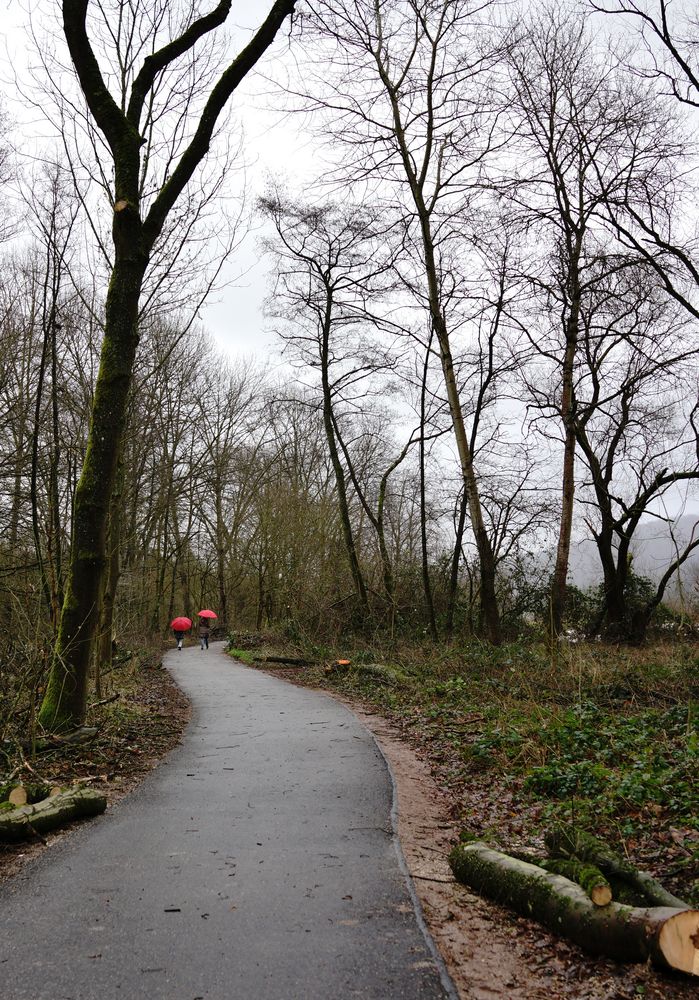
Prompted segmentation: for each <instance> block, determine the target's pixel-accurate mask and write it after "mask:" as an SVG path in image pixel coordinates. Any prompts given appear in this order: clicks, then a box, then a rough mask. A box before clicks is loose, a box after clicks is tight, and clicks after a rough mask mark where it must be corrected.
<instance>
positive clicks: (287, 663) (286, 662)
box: [253, 656, 318, 667]
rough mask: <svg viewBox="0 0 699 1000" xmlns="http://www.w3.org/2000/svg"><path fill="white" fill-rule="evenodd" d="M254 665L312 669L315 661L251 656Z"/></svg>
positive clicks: (291, 657)
mask: <svg viewBox="0 0 699 1000" xmlns="http://www.w3.org/2000/svg"><path fill="white" fill-rule="evenodd" d="M253 661H254V662H255V663H278V664H279V665H280V666H282V667H312V666H313V665H314V664H315V663H317V662H318V661H317V660H304V659H303V657H299V656H253Z"/></svg>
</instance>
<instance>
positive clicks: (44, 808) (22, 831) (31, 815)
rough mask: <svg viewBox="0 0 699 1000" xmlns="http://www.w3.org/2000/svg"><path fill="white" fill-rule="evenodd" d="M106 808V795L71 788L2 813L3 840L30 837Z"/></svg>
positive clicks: (93, 790)
mask: <svg viewBox="0 0 699 1000" xmlns="http://www.w3.org/2000/svg"><path fill="white" fill-rule="evenodd" d="M106 808H107V800H106V798H105V797H104V795H101V794H100V793H99V792H97V791H95V789H94V788H69V789H67V790H66V791H63V792H59V794H58V795H53V796H52V797H51V798H46V799H43V801H41V802H37V803H36V804H35V805H27V806H20V807H19V808H17V809H12V810H11V811H8V812H2V814H0V842H3V843H14V842H16V841H18V840H29V839H31V837H32V836H36V834H41V833H46V832H47V831H48V830H53V829H55V828H56V827H58V826H62V825H63V824H64V823H68V822H70V821H71V820H73V819H80V818H82V817H84V816H96V815H97V814H98V813H102V812H104V810H105V809H106Z"/></svg>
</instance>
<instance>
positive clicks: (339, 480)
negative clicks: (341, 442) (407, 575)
mask: <svg viewBox="0 0 699 1000" xmlns="http://www.w3.org/2000/svg"><path fill="white" fill-rule="evenodd" d="M332 308H333V300H332V291H331V289H330V288H326V298H325V310H324V314H323V326H322V330H321V338H322V339H321V380H322V387H323V426H324V428H325V437H326V440H327V442H328V451H329V453H330V461H331V463H332V467H333V472H334V473H335V485H336V487H337V504H338V510H339V512H340V524H341V526H342V537H343V539H344V542H345V551H346V552H347V560H348V562H349V566H350V573H351V574H352V582H353V584H354V591H355V593H356V595H357V598H358V600H359V604H360V607H361V609H362V611H363V612H364V614H366V615H368V614H369V599H368V596H367V589H366V584H365V582H364V576H363V575H362V570H361V567H360V565H359V557H358V556H357V546H356V543H355V540H354V533H353V531H352V522H351V520H350V513H349V504H348V502H347V484H346V481H345V470H344V469H343V468H342V462H341V461H340V455H339V452H338V450H337V441H336V440H335V431H334V429H333V401H332V390H331V387H330V376H329V367H330V329H331V326H332Z"/></svg>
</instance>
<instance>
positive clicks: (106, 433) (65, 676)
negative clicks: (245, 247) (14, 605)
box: [39, 203, 147, 731]
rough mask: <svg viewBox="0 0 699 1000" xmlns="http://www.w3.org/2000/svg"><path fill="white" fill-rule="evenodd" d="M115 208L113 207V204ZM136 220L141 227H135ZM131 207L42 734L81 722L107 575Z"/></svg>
mask: <svg viewBox="0 0 699 1000" xmlns="http://www.w3.org/2000/svg"><path fill="white" fill-rule="evenodd" d="M117 204H118V203H117ZM134 222H138V225H134ZM140 228H141V227H140V222H139V221H138V216H137V214H136V213H135V211H133V210H129V209H128V208H127V209H126V210H125V211H118V212H117V211H115V216H114V230H115V244H116V260H115V264H114V270H113V273H112V278H111V281H110V284H109V291H108V293H107V302H106V312H105V332H104V340H103V343H102V352H101V356H100V367H99V374H98V376H97V384H96V386H95V396H94V403H93V410H92V419H91V422H90V431H89V435H88V441H87V452H86V455H85V461H84V463H83V469H82V473H81V476H80V480H79V482H78V485H77V489H76V491H75V503H74V509H73V543H72V551H71V559H70V567H69V571H68V579H67V583H66V594H65V600H64V603H63V610H62V613H61V620H60V625H59V630H58V639H57V642H56V648H55V653H54V659H53V664H52V667H51V673H50V676H49V681H48V684H47V687H46V693H45V695H44V700H43V703H42V706H41V710H40V712H39V722H40V724H41V725H42V726H43V727H44V729H46V730H54V731H56V730H61V729H66V728H70V727H71V726H74V725H76V724H79V723H81V722H82V720H83V719H84V716H85V706H86V700H87V680H88V673H89V669H90V663H91V659H92V644H93V641H94V636H95V633H96V629H97V625H98V616H99V594H100V593H101V591H102V575H103V573H104V570H105V563H106V559H105V551H106V536H107V524H108V522H109V507H110V502H111V498H112V491H113V489H114V481H115V477H116V469H117V461H118V456H119V451H120V447H121V440H122V435H123V431H124V422H125V417H126V406H127V400H128V393H129V387H130V383H131V374H132V372H133V366H134V361H135V358H136V347H137V345H138V302H139V297H140V293H141V286H142V283H143V276H144V273H145V268H146V263H147V254H146V253H145V252H144V251H143V249H142V240H141V233H140Z"/></svg>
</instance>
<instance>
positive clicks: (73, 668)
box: [40, 0, 295, 729]
mask: <svg viewBox="0 0 699 1000" xmlns="http://www.w3.org/2000/svg"><path fill="white" fill-rule="evenodd" d="M294 6H295V0H276V2H275V3H274V4H273V5H272V7H271V9H270V11H269V14H268V15H267V18H266V20H265V21H264V23H263V24H262V26H261V27H260V28H259V29H258V31H257V32H256V33H255V35H254V36H253V38H252V39H251V41H250V42H249V43H248V45H247V46H245V48H243V49H242V50H241V52H240V53H239V55H238V56H237V57H236V58H235V59H234V60H233V61H232V62H231V63H230V64H229V65H228V67H227V68H226V69H225V70H224V71H223V72H222V73H221V75H220V76H219V77H218V79H217V80H216V82H215V83H214V85H213V86H212V89H211V91H210V94H209V97H208V99H207V100H206V102H205V104H204V107H203V109H202V111H201V114H200V115H199V117H198V120H196V121H195V122H192V123H191V132H190V133H189V134H188V135H187V138H186V140H185V142H184V143H183V148H182V152H181V154H180V156H179V158H178V159H177V161H176V163H174V164H173V167H172V169H171V171H169V172H168V175H167V176H166V178H165V179H164V183H163V184H162V186H161V187H160V190H159V191H158V193H157V194H156V195H155V197H154V198H153V200H152V201H151V203H150V206H149V208H148V210H147V213H146V214H145V216H144V215H143V213H142V211H141V203H142V195H141V188H140V179H141V172H142V167H143V159H142V149H143V145H144V143H143V135H142V127H143V115H144V109H145V108H146V106H147V104H148V102H149V101H150V100H152V99H153V95H154V93H155V88H156V87H158V86H160V85H162V84H163V81H165V80H167V78H168V74H172V73H173V72H176V68H177V66H178V62H179V60H181V58H182V57H183V56H186V55H187V54H188V53H190V52H191V51H192V50H194V49H195V47H197V46H198V44H199V43H200V42H204V41H205V40H206V39H207V38H208V37H209V36H210V35H211V33H212V32H214V31H215V30H216V29H218V28H220V27H221V26H222V25H224V24H225V22H226V20H227V18H228V15H229V13H230V7H231V5H230V0H222V2H221V3H219V4H217V5H216V6H215V7H214V8H213V9H212V10H211V12H210V13H208V14H205V15H202V16H194V17H191V18H190V19H189V20H188V21H185V22H184V23H183V30H181V32H179V33H178V34H176V35H175V37H173V38H171V39H169V40H167V41H165V42H164V44H160V42H159V40H158V41H156V36H155V34H153V33H152V34H151V36H150V37H151V38H152V39H153V46H152V51H150V53H149V54H148V55H147V56H145V58H143V61H142V62H141V65H140V68H139V69H138V71H137V72H134V73H133V74H132V75H131V78H130V92H129V99H128V102H127V103H126V104H120V103H119V102H118V101H117V100H115V98H114V96H113V95H112V93H111V92H110V90H109V87H108V85H107V83H106V82H105V77H104V74H103V70H102V69H101V68H100V66H99V64H98V62H97V59H96V57H95V52H94V49H93V46H92V44H91V42H90V37H89V32H88V2H87V0H64V2H63V7H62V10H63V27H64V33H65V37H66V41H67V43H68V49H69V52H70V57H71V61H72V63H73V66H74V69H75V73H76V75H77V77H78V80H79V82H80V86H81V88H82V91H83V94H84V97H85V100H86V102H87V105H88V107H89V109H90V113H91V115H92V117H93V118H94V121H95V123H96V125H97V127H98V129H99V130H100V132H101V133H102V135H103V136H104V138H105V140H106V142H107V144H108V146H109V151H110V157H111V160H112V162H113V167H114V186H113V228H112V237H113V243H114V257H113V268H112V271H111V278H110V283H109V291H108V295H107V301H106V306H105V332H104V341H103V345H102V354H101V364H100V372H99V375H98V378H97V384H96V387H95V397H94V405H93V409H92V415H91V422H90V435H89V440H88V446H87V453H86V456H85V462H84V465H83V469H82V473H81V476H80V482H79V484H78V488H77V490H76V495H75V503H74V516H73V545H72V551H71V561H70V569H69V574H68V579H67V584H66V596H65V602H64V605H63V609H62V613H61V622H60V626H59V633H58V640H57V643H56V650H55V658H54V663H53V667H52V670H51V675H50V678H49V683H48V685H47V688H46V694H45V697H44V702H43V704H42V707H41V712H40V722H41V724H42V725H43V726H44V727H45V728H46V729H61V728H66V727H70V726H73V725H76V724H80V722H81V721H82V719H83V718H84V713H85V705H86V684H87V675H88V669H89V665H90V662H91V657H92V645H93V641H94V636H95V634H96V630H97V624H98V606H99V602H98V600H96V595H99V594H100V593H101V591H102V581H103V575H104V571H105V552H106V533H107V525H108V519H109V506H110V502H111V495H112V492H113V488H114V481H115V476H116V469H117V462H118V457H119V451H120V445H121V439H122V433H123V428H124V420H125V416H126V411H127V402H128V395H129V387H130V384H131V378H132V374H133V366H134V360H135V357H136V348H137V344H138V316H139V302H140V297H141V290H142V287H143V282H144V278H145V274H146V270H147V267H148V264H149V261H150V259H151V255H152V253H153V248H154V247H155V245H156V243H157V241H158V239H159V238H160V236H161V234H162V232H163V227H164V225H165V222H166V219H167V218H168V216H169V215H170V213H171V211H172V210H173V208H174V206H175V204H176V203H177V201H178V198H179V197H180V195H181V194H182V192H183V191H184V190H185V189H186V187H187V184H188V183H189V182H190V180H191V178H192V177H193V175H194V172H195V170H196V169H197V167H198V165H199V164H200V163H201V161H202V160H203V159H204V158H205V157H206V155H207V152H208V150H209V146H210V143H211V140H212V136H213V133H214V129H215V127H216V123H217V120H218V118H219V116H220V114H221V112H222V111H223V109H224V108H225V106H226V104H227V102H228V101H229V99H230V97H231V95H232V94H233V93H234V91H235V90H236V88H237V87H238V85H239V84H240V82H241V80H243V79H244V77H245V76H246V75H247V74H248V73H249V72H250V70H251V69H252V68H253V67H254V66H255V64H256V63H257V62H258V60H259V59H260V58H261V57H262V56H263V55H264V53H265V51H266V50H267V49H268V48H269V46H270V45H271V44H272V42H273V41H274V38H275V36H276V34H277V32H278V30H279V28H280V27H281V25H282V24H283V22H284V21H285V19H286V18H287V17H289V16H290V14H291V13H292V11H293V9H294ZM166 27H169V25H167V26H166ZM170 78H171V79H172V77H170Z"/></svg>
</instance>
